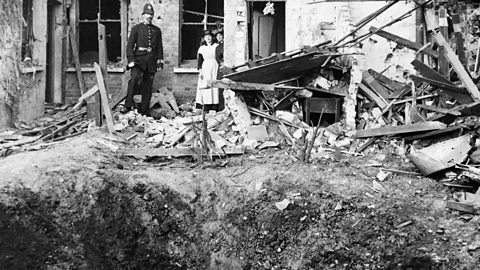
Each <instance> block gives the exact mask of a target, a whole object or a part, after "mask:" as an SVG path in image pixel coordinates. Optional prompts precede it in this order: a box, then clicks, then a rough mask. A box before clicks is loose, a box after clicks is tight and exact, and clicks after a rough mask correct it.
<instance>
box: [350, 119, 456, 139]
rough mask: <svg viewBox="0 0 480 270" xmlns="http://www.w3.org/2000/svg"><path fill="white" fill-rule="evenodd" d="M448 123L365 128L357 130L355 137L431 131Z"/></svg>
mask: <svg viewBox="0 0 480 270" xmlns="http://www.w3.org/2000/svg"><path fill="white" fill-rule="evenodd" d="M446 127H447V125H446V124H444V123H441V122H436V121H435V122H431V121H427V122H420V123H415V124H411V125H402V126H387V127H380V128H373V129H364V130H357V131H355V134H354V137H356V138H368V137H376V136H385V135H397V134H404V133H412V132H421V131H430V130H437V129H443V128H446Z"/></svg>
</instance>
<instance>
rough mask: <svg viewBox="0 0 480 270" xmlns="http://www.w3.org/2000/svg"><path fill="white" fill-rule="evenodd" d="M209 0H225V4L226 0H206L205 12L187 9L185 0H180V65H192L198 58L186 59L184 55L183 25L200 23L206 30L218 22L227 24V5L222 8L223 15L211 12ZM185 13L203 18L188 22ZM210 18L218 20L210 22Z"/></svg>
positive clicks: (222, 24)
mask: <svg viewBox="0 0 480 270" xmlns="http://www.w3.org/2000/svg"><path fill="white" fill-rule="evenodd" d="M208 1H223V2H224V5H225V1H224V0H205V11H204V12H197V11H192V10H186V9H185V8H184V2H185V0H180V20H179V24H180V25H179V28H180V31H179V34H178V44H179V46H178V56H179V61H178V63H179V66H181V65H182V64H184V65H190V64H191V63H192V62H194V61H195V60H196V59H184V57H183V46H184V44H183V43H182V40H183V36H182V29H183V26H192V25H193V26H195V25H200V26H203V30H205V29H207V28H208V26H218V24H219V22H220V25H221V26H222V27H224V24H225V6H224V9H223V10H222V14H223V16H219V15H213V14H209V10H208ZM184 13H189V14H192V15H198V16H203V20H202V21H201V22H188V21H187V22H185V21H184ZM209 19H214V20H216V21H215V22H208V21H209ZM203 30H202V31H203Z"/></svg>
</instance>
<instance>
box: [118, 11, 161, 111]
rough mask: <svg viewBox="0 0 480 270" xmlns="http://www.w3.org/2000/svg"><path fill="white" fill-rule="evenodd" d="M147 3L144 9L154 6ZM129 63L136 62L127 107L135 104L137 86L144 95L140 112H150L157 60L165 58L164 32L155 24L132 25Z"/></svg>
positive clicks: (129, 42) (129, 38) (129, 86)
mask: <svg viewBox="0 0 480 270" xmlns="http://www.w3.org/2000/svg"><path fill="white" fill-rule="evenodd" d="M148 5H149V4H146V5H145V8H144V10H148V9H151V10H152V14H153V8H151V6H150V7H148ZM127 60H128V63H131V62H134V63H135V65H134V66H133V68H132V71H131V78H130V81H129V82H128V92H127V97H126V100H125V107H127V108H131V107H132V106H133V95H134V92H135V88H136V87H137V85H138V84H139V83H140V86H139V87H138V88H137V89H138V90H139V92H140V93H141V95H142V103H141V106H140V113H142V114H148V110H149V105H150V99H151V98H152V85H153V79H154V77H155V72H156V71H157V66H158V65H160V66H161V67H162V68H163V64H157V60H163V46H162V32H161V31H160V28H158V27H157V26H155V25H153V24H145V23H140V24H137V25H135V26H134V27H132V31H131V32H130V36H129V37H128V43H127Z"/></svg>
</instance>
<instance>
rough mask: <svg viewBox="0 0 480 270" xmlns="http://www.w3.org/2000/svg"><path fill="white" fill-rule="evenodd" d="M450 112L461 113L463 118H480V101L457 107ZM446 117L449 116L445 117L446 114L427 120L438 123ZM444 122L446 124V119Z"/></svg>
mask: <svg viewBox="0 0 480 270" xmlns="http://www.w3.org/2000/svg"><path fill="white" fill-rule="evenodd" d="M449 111H451V112H455V111H459V112H460V113H461V114H462V115H463V116H468V115H476V116H480V101H476V102H472V103H469V104H462V105H459V106H455V107H453V108H451V109H449ZM449 115H450V114H449ZM445 116H447V115H444V114H442V115H436V116H433V117H430V118H428V119H427V120H431V121H436V120H439V119H442V118H444V117H445ZM442 121H444V122H445V119H443V120H442ZM452 121H453V120H451V121H449V122H452Z"/></svg>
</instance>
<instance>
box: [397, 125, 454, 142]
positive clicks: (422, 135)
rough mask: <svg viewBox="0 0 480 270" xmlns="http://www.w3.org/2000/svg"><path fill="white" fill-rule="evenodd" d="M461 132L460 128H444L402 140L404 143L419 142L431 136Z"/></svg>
mask: <svg viewBox="0 0 480 270" xmlns="http://www.w3.org/2000/svg"><path fill="white" fill-rule="evenodd" d="M461 130H462V127H461V126H453V127H447V128H444V129H439V130H434V131H430V132H427V133H422V134H418V135H413V136H410V137H405V138H403V139H404V140H405V141H406V142H409V141H414V140H419V139H423V138H428V137H433V136H437V135H441V134H446V133H450V132H454V131H459V132H461Z"/></svg>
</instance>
